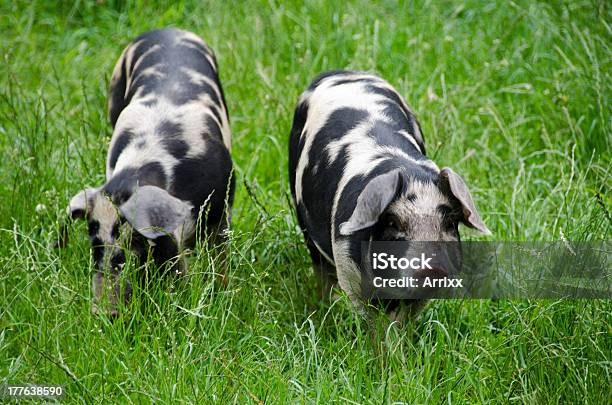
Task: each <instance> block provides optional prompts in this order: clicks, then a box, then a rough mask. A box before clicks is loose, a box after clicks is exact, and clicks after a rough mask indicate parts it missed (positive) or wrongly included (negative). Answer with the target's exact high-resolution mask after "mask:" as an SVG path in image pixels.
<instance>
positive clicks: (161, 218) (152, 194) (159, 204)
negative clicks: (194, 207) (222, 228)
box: [119, 186, 191, 239]
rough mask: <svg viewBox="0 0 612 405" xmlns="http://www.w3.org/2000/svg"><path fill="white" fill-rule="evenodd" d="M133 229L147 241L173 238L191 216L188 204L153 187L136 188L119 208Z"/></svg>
mask: <svg viewBox="0 0 612 405" xmlns="http://www.w3.org/2000/svg"><path fill="white" fill-rule="evenodd" d="M119 210H120V211H121V214H122V215H123V216H124V217H125V219H126V220H127V221H128V222H129V223H130V225H132V227H133V228H134V229H136V230H137V231H138V233H140V234H141V235H143V236H144V237H146V238H148V239H155V238H158V237H160V236H163V235H167V234H172V232H174V231H175V230H176V229H177V228H178V227H179V226H180V225H181V224H182V223H183V222H185V221H186V220H187V219H188V218H189V215H190V213H191V204H188V203H186V202H185V201H183V200H179V199H178V198H176V197H173V196H171V195H170V194H168V192H167V191H166V190H163V189H161V188H159V187H155V186H142V187H138V188H137V189H136V191H134V193H133V194H132V196H131V197H130V198H129V199H128V200H127V201H126V202H125V203H123V204H122V205H121V207H119Z"/></svg>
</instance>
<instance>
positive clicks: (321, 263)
mask: <svg viewBox="0 0 612 405" xmlns="http://www.w3.org/2000/svg"><path fill="white" fill-rule="evenodd" d="M289 179H290V187H291V193H292V197H293V202H294V204H295V209H296V212H297V219H298V223H299V225H300V227H301V229H302V232H303V234H304V239H305V242H306V246H307V248H308V251H309V253H310V256H311V259H312V263H313V268H314V271H315V274H316V275H317V276H318V280H319V287H320V292H321V294H322V295H326V294H329V292H330V290H331V288H332V287H334V286H336V285H339V287H340V288H341V290H343V291H344V292H345V293H346V295H347V296H348V297H349V298H350V299H351V301H352V302H353V303H354V304H355V307H356V308H357V309H359V312H360V313H364V312H365V311H366V307H367V306H368V305H367V304H369V303H371V302H370V301H371V299H372V298H373V297H370V296H368V292H367V291H366V290H367V289H366V288H364V283H363V282H362V281H363V280H362V279H363V277H364V275H365V273H366V269H364V267H363V265H362V260H361V258H362V251H361V250H362V247H361V246H362V242H367V241H372V240H376V241H433V242H439V241H459V240H460V236H459V229H458V225H459V223H462V224H464V225H466V226H468V227H470V228H474V229H476V230H478V231H480V232H482V233H484V234H490V231H489V229H488V228H487V227H486V225H485V224H484V222H483V220H482V219H481V217H480V215H479V213H478V211H477V210H476V207H475V205H474V201H473V200H472V197H471V196H470V193H469V191H468V188H467V185H466V183H465V182H464V181H463V179H462V178H461V177H460V176H459V175H458V174H457V173H455V172H454V171H453V170H451V169H450V168H443V169H442V170H440V169H439V168H438V166H437V165H436V164H435V163H434V162H433V161H431V160H430V159H429V158H428V157H427V155H426V150H425V143H424V140H423V135H422V132H421V127H420V125H419V123H418V121H417V120H416V118H415V116H414V114H413V113H412V111H411V110H410V108H409V107H408V106H407V104H406V103H405V101H404V100H403V99H402V97H401V96H400V94H399V93H398V92H397V91H396V90H395V89H394V88H393V87H392V86H391V85H390V84H389V83H388V82H386V81H385V80H383V79H381V78H379V77H377V76H375V75H372V74H368V73H365V72H357V71H332V72H328V73H323V74H321V75H320V76H318V77H317V78H315V79H314V81H313V82H312V83H311V84H310V86H309V87H308V88H307V89H306V91H304V92H303V93H302V95H301V96H300V98H299V100H298V103H297V106H296V109H295V113H294V117H293V124H292V128H291V133H290V139H289ZM445 267H446V266H445V264H444V263H438V264H437V266H436V267H435V268H433V269H432V271H431V272H430V276H431V277H432V278H437V277H443V276H444V275H445V274H447V273H448V269H447V268H445ZM422 273H423V271H421V276H423V275H427V274H422ZM425 301H426V300H424V299H390V300H379V301H378V304H382V305H383V307H384V308H385V310H386V311H387V313H388V314H389V316H390V317H391V318H395V317H397V318H402V319H405V318H406V317H409V316H411V315H414V314H416V313H418V312H419V310H420V308H422V307H423V304H424V302H425Z"/></svg>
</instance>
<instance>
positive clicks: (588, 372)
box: [0, 0, 612, 404]
mask: <svg viewBox="0 0 612 405" xmlns="http://www.w3.org/2000/svg"><path fill="white" fill-rule="evenodd" d="M122 3H123V2H114V1H99V2H89V1H77V2H74V3H70V2H68V1H60V2H44V1H31V2H25V1H16V2H3V3H2V5H0V29H1V31H0V33H1V36H2V41H1V43H0V51H1V53H0V55H1V57H2V58H3V62H2V64H0V78H1V81H0V150H1V152H2V156H3V162H2V164H1V165H0V201H1V204H0V280H1V282H0V383H13V384H17V383H38V384H43V383H47V384H51V383H54V384H64V385H65V391H66V396H65V398H64V400H65V401H67V402H70V403H73V402H85V403H99V402H104V403H125V402H132V403H147V402H156V403H171V402H193V403H208V402H220V403H245V402H247V403H258V404H259V403H269V402H281V403H282V402H297V403H312V402H316V403H323V404H325V403H330V402H341V403H346V402H349V403H397V402H405V403H411V404H417V403H470V404H471V403H519V404H522V403H542V404H547V403H583V404H606V403H611V402H612V389H611V388H610V387H611V384H612V363H611V361H612V359H611V357H612V338H611V336H612V316H611V313H612V302H611V301H609V300H601V301H586V300H582V301H563V300H561V301H527V300H524V301H496V302H492V301H487V300H482V301H479V300H473V301H439V302H435V303H432V304H430V305H429V306H428V307H427V309H426V310H425V312H424V313H423V315H422V317H421V319H420V320H419V321H418V322H415V323H414V324H411V325H407V326H405V327H402V328H389V329H387V330H384V333H383V335H384V339H383V340H382V341H373V340H370V339H368V338H367V331H366V330H365V329H366V328H365V326H364V325H363V323H362V322H361V321H360V320H359V319H356V318H355V316H354V315H353V312H352V311H351V309H350V305H349V304H348V303H347V300H346V299H344V298H342V299H339V300H337V301H334V302H331V303H330V302H324V303H320V302H318V300H317V299H316V294H315V282H314V279H313V277H312V276H311V274H310V273H311V270H310V262H309V257H308V255H307V251H306V249H305V247H304V245H303V241H302V237H301V234H300V232H299V230H298V227H297V222H296V219H295V216H294V215H293V212H292V208H291V205H290V199H289V197H288V196H289V190H288V178H287V163H286V162H287V153H286V149H287V139H288V134H289V129H290V125H291V119H292V113H293V108H294V105H295V102H296V100H297V97H298V95H299V94H300V93H301V91H302V90H303V89H304V88H305V87H306V86H307V85H308V83H309V82H310V80H311V79H312V78H313V77H314V76H315V75H316V74H318V73H319V72H321V71H324V70H330V69H335V68H351V69H360V70H369V71H373V72H377V73H378V74H380V75H381V76H383V77H385V78H386V79H388V80H389V81H390V82H391V83H392V84H393V85H394V86H396V88H397V89H398V90H399V91H400V93H401V94H403V95H404V96H405V98H406V99H407V101H408V103H409V104H410V105H411V106H412V107H413V109H414V110H415V111H416V113H417V116H418V118H419V120H420V122H421V124H422V127H423V131H424V134H425V138H426V143H427V146H428V150H429V154H430V156H432V157H433V159H434V160H435V161H436V162H437V163H438V164H439V165H440V166H450V167H453V168H454V169H455V170H456V171H457V172H459V173H460V174H461V175H462V176H464V178H465V179H466V181H467V183H468V184H469V185H470V187H471V191H472V194H473V195H474V198H475V200H476V203H477V205H478V206H479V208H480V211H481V213H482V214H483V217H484V219H485V222H486V223H487V224H488V226H489V228H491V230H493V233H494V236H493V237H492V239H495V240H558V239H568V240H587V241H588V240H602V239H603V240H609V239H610V235H611V218H610V194H609V190H610V183H611V176H610V171H611V168H612V165H611V161H610V156H611V154H610V146H611V145H610V143H611V139H612V137H611V120H610V96H611V91H610V90H611V89H610V87H611V83H612V81H611V78H610V65H611V58H610V56H611V54H610V48H609V44H610V40H611V37H612V30H611V27H610V23H611V21H612V19H611V10H610V4H609V3H608V2H605V1H601V2H589V1H568V2H561V1H559V2H553V3H545V2H532V1H520V0H519V1H515V2H505V1H492V2H479V1H473V0H467V1H463V2H448V1H443V2H432V1H414V2H391V1H387V2H382V3H380V4H374V3H373V2H369V1H362V0H357V1H355V2H350V3H348V2H342V1H339V2H338V1H329V2H328V1H312V2H307V3H302V2H296V3H292V2H276V1H269V2H263V1H262V2H246V3H243V2H223V3H221V2H188V1H185V2H178V3H176V4H173V2H167V3H166V2H157V1H134V2H129V4H128V5H123V4H122ZM162 26H178V27H182V28H185V29H188V30H192V31H194V32H196V33H198V34H200V35H201V36H202V37H203V38H204V39H205V40H206V41H207V42H208V43H209V44H210V45H211V46H212V47H213V48H214V49H215V51H216V53H217V57H218V60H219V64H220V71H221V80H222V83H223V86H224V88H225V93H226V97H227V102H228V108H229V112H230V116H231V125H232V132H233V151H232V153H233V158H234V162H235V165H236V170H237V175H238V188H237V195H236V201H235V208H234V226H233V231H232V237H231V239H230V245H231V246H230V249H231V257H232V263H231V269H230V272H229V275H230V282H229V286H228V288H227V289H224V290H218V289H215V286H214V283H213V281H212V278H211V277H210V273H211V272H212V271H213V270H214V264H215V262H214V260H211V259H210V255H208V254H207V252H205V251H204V250H203V249H196V251H195V252H194V258H193V259H192V262H191V265H192V273H191V276H190V277H189V278H188V279H186V280H180V281H177V282H174V283H170V282H169V283H161V284H159V285H155V286H152V287H151V288H149V289H146V290H143V289H140V290H137V291H136V292H135V297H134V300H133V301H132V303H131V304H130V305H129V307H128V308H125V311H123V315H122V317H121V318H120V319H119V320H118V321H116V322H114V323H111V322H109V321H108V320H107V319H105V318H98V317H94V316H92V315H91V313H90V304H91V301H90V277H91V276H90V275H91V272H92V264H91V260H90V253H89V244H88V241H87V238H86V227H85V224H83V223H75V224H74V225H73V226H72V227H71V242H70V244H69V246H68V247H67V248H66V249H65V250H63V251H54V250H52V249H50V248H49V247H48V246H49V242H50V241H51V240H53V237H54V234H55V231H56V228H57V225H58V223H59V222H61V221H62V220H63V215H64V208H65V206H66V204H67V202H68V200H69V198H70V197H71V196H72V195H74V194H75V193H76V192H77V191H78V190H80V189H81V188H82V187H84V186H97V185H100V184H102V182H103V181H104V161H105V157H106V149H107V146H108V142H109V140H110V135H111V127H110V124H109V122H108V118H107V113H106V110H105V105H106V91H107V87H108V81H109V77H110V74H111V71H112V67H113V65H114V63H115V61H116V59H117V58H118V56H119V54H120V52H121V50H122V49H123V47H124V46H125V45H126V44H127V43H128V42H129V41H130V40H131V39H132V38H133V37H135V36H136V35H138V34H139V33H141V32H143V31H146V30H149V29H153V28H157V27H162ZM37 207H38V209H37ZM465 235H467V236H469V237H474V236H473V234H469V233H465ZM136 270H137V269H135V268H133V266H132V267H130V268H128V269H127V270H126V274H127V275H128V277H129V276H133V275H134V274H135V272H136Z"/></svg>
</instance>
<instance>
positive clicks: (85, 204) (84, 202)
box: [66, 188, 99, 219]
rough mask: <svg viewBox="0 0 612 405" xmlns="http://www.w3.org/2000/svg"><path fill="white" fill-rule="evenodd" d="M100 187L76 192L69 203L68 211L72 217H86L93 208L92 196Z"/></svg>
mask: <svg viewBox="0 0 612 405" xmlns="http://www.w3.org/2000/svg"><path fill="white" fill-rule="evenodd" d="M98 190H99V188H86V189H85V190H81V191H80V192H79V193H78V194H76V195H75V196H74V197H72V199H71V200H70V203H68V207H67V208H66V213H67V214H68V215H69V216H70V218H72V219H80V218H85V215H86V214H87V212H88V211H90V210H91V208H92V207H91V201H92V197H93V196H94V195H95V194H96V193H97V192H98Z"/></svg>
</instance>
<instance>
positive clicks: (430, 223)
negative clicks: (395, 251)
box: [339, 168, 491, 278]
mask: <svg viewBox="0 0 612 405" xmlns="http://www.w3.org/2000/svg"><path fill="white" fill-rule="evenodd" d="M459 224H464V225H465V226H468V227H470V228H474V229H476V230H478V231H480V232H482V233H484V234H491V232H490V231H489V229H488V228H487V227H486V225H485V224H484V222H483V221H482V219H481V218H480V215H479V214H478V211H477V210H476V207H475V205H474V201H473V200H472V197H471V196H470V193H469V191H468V188H467V185H466V184H465V182H464V181H463V179H462V178H461V177H460V176H459V175H458V174H456V173H455V172H454V171H452V170H451V169H449V168H444V169H442V170H441V171H440V172H439V173H437V174H432V175H430V176H427V177H425V176H418V177H410V176H409V175H408V174H406V173H405V172H404V171H402V170H400V169H396V170H393V171H391V172H388V173H385V174H382V175H379V176H377V177H375V178H373V179H372V180H371V181H370V182H369V183H368V184H367V185H366V186H365V187H364V189H363V190H362V191H361V193H360V195H359V197H358V199H357V204H356V206H355V209H354V211H353V212H352V214H351V216H350V218H349V220H348V221H346V222H344V223H342V224H340V227H339V232H340V234H341V235H344V236H349V235H352V234H354V233H356V232H359V231H363V230H366V229H369V230H370V233H369V235H370V239H371V240H375V241H406V242H410V243H409V244H406V245H402V246H410V247H409V248H408V251H405V252H404V254H405V255H406V256H410V257H415V256H418V255H419V254H420V252H422V251H423V250H425V251H427V252H429V253H431V252H440V253H441V254H434V255H433V256H435V259H434V260H433V261H432V268H431V269H425V270H412V269H410V270H407V271H402V272H400V273H399V275H400V276H407V277H410V276H415V277H425V276H427V277H431V278H442V277H446V276H448V275H452V274H456V273H457V272H458V271H459V268H460V266H461V253H460V247H459V243H438V242H459V240H460V238H459V229H458V227H459ZM425 242H427V243H425ZM431 242H435V243H431ZM440 249H441V250H442V251H440Z"/></svg>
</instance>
